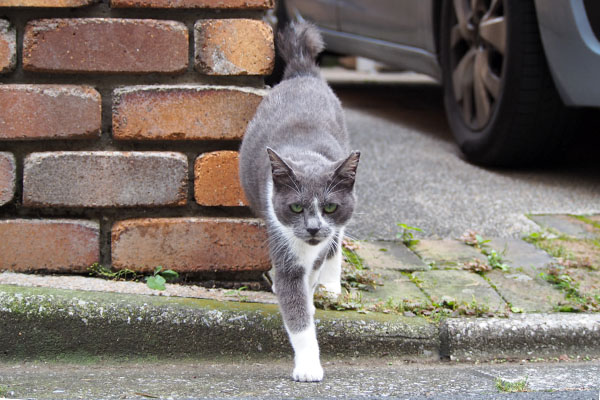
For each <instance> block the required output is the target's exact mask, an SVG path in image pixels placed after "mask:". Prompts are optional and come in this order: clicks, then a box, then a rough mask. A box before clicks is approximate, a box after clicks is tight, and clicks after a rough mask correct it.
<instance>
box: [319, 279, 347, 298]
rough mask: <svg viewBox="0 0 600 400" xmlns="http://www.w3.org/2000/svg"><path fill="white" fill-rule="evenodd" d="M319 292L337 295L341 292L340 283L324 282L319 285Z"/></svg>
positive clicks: (331, 295) (326, 294) (330, 295)
mask: <svg viewBox="0 0 600 400" xmlns="http://www.w3.org/2000/svg"><path fill="white" fill-rule="evenodd" d="M319 291H320V292H321V294H323V295H325V296H329V297H337V296H339V295H340V294H342V285H341V284H340V282H326V283H321V284H320V285H319Z"/></svg>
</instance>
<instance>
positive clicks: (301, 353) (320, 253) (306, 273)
mask: <svg viewBox="0 0 600 400" xmlns="http://www.w3.org/2000/svg"><path fill="white" fill-rule="evenodd" d="M277 44H278V48H279V51H280V53H281V55H282V57H283V59H284V60H285V62H286V68H285V72H284V76H283V81H282V82H281V83H279V84H278V85H276V86H275V87H274V88H273V89H272V90H271V91H270V92H269V94H268V95H267V96H265V98H264V99H263V100H262V102H261V104H260V105H259V107H258V109H257V111H256V114H255V116H254V118H253V119H252V121H251V122H250V123H249V125H248V128H247V130H246V134H245V136H244V140H243V142H242V146H241V150H240V178H241V182H242V186H243V188H244V191H245V193H246V197H247V198H248V200H249V203H250V206H251V208H252V210H253V211H254V212H255V213H256V214H257V215H258V216H260V217H262V218H263V219H264V220H265V223H266V225H267V231H268V236H269V251H270V255H271V261H272V263H273V267H274V272H275V273H274V274H272V275H271V276H272V277H273V291H274V292H275V293H276V294H277V298H278V301H279V307H280V310H281V314H282V316H283V322H284V325H285V328H286V330H287V332H288V334H289V338H290V342H291V344H292V347H293V348H294V371H293V378H294V380H297V381H320V380H322V379H323V368H322V367H321V363H320V360H319V346H318V343H317V336H316V329H315V324H314V318H313V317H314V313H315V307H314V304H313V295H314V292H315V289H316V288H317V286H318V285H322V287H323V289H324V290H326V291H328V292H330V293H331V294H333V295H338V294H340V293H341V285H340V274H341V263H342V255H341V241H342V238H343V237H344V227H345V226H346V224H347V223H348V221H349V219H350V217H351V216H352V212H353V210H354V204H355V196H354V181H355V176H356V168H357V166H358V160H359V156H360V153H359V152H357V151H354V152H350V150H349V147H348V133H347V131H346V124H345V121H344V116H343V112H342V108H341V105H340V102H339V100H338V99H337V97H336V96H335V95H334V94H333V92H332V91H331V89H330V88H329V86H327V83H326V82H325V81H324V80H323V79H322V78H321V76H320V73H319V70H318V67H317V66H316V63H315V58H316V57H317V55H318V54H319V53H320V52H321V51H322V49H323V41H322V39H321V36H320V34H319V32H318V31H317V29H316V28H315V27H313V26H312V25H309V24H306V23H302V24H300V23H298V24H292V25H290V26H288V27H287V28H286V29H285V30H284V31H283V33H281V34H280V35H279V36H278V43H277ZM272 272H273V271H272Z"/></svg>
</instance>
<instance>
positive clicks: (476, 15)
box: [450, 0, 507, 130]
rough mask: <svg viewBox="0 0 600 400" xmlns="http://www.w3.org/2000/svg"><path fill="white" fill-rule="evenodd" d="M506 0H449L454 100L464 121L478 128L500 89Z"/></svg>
mask: <svg viewBox="0 0 600 400" xmlns="http://www.w3.org/2000/svg"><path fill="white" fill-rule="evenodd" d="M505 1H506V0H453V7H452V9H453V14H454V16H453V23H452V28H451V31H450V67H451V71H452V72H451V74H452V89H453V93H454V99H455V100H456V102H457V104H458V105H459V108H460V110H461V115H462V119H463V121H464V123H465V124H466V125H467V126H468V127H469V128H470V129H472V130H481V129H483V128H484V127H485V126H486V124H487V123H488V122H489V121H490V119H491V117H492V114H493V111H494V107H495V106H496V104H497V103H498V101H499V99H500V93H501V90H502V76H503V69H504V68H503V66H504V60H505V53H506V42H507V37H506V32H507V29H506V25H507V20H506V15H505V12H504V2H505Z"/></svg>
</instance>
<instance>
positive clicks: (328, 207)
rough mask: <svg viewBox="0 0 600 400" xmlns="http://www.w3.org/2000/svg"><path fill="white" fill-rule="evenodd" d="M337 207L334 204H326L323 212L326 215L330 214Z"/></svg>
mask: <svg viewBox="0 0 600 400" xmlns="http://www.w3.org/2000/svg"><path fill="white" fill-rule="evenodd" d="M337 207H338V206H337V204H335V203H327V204H325V207H323V211H325V212H326V213H327V214H331V213H332V212H334V211H335V210H337Z"/></svg>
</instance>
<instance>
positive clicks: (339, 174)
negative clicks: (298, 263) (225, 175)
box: [267, 148, 360, 245]
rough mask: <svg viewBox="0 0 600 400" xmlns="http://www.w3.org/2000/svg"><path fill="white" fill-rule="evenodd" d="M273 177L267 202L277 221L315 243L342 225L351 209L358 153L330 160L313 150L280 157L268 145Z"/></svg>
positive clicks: (302, 238)
mask: <svg viewBox="0 0 600 400" xmlns="http://www.w3.org/2000/svg"><path fill="white" fill-rule="evenodd" d="M267 152H268V154H269V160H270V161H271V173H272V177H273V191H272V198H271V202H272V205H273V211H274V213H275V216H276V218H277V220H278V221H279V223H281V224H282V225H284V226H285V227H287V228H288V229H289V230H291V231H292V232H293V234H294V236H296V237H297V238H298V239H300V240H302V241H304V242H306V243H308V244H310V245H317V244H319V243H321V242H322V241H323V240H326V239H329V238H331V237H332V235H333V234H334V232H336V231H338V230H339V228H341V227H343V226H344V225H346V223H347V222H348V220H349V219H350V217H351V216H352V212H353V211H354V204H355V201H356V199H355V196H354V181H355V178H356V168H357V167H358V160H359V158H360V153H359V152H358V151H354V152H352V153H351V154H350V155H349V156H348V157H347V158H344V159H341V160H338V161H335V162H331V161H328V160H326V159H325V158H324V157H323V156H321V155H319V154H316V153H307V154H306V153H305V154H302V155H299V156H298V157H297V159H294V158H291V157H290V158H288V159H286V160H284V159H283V158H282V157H280V156H279V155H278V154H277V153H276V152H275V151H273V150H272V149H270V148H268V149H267Z"/></svg>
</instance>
